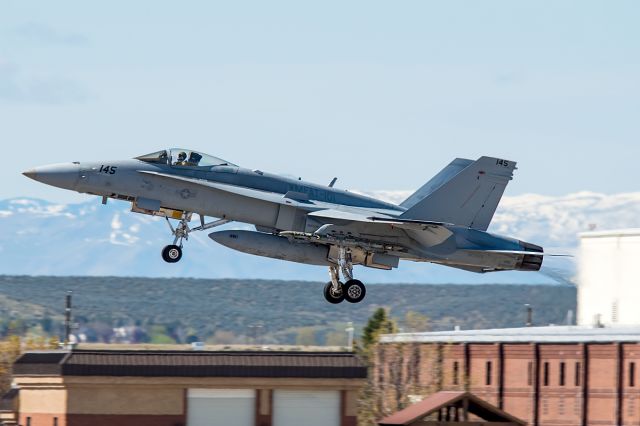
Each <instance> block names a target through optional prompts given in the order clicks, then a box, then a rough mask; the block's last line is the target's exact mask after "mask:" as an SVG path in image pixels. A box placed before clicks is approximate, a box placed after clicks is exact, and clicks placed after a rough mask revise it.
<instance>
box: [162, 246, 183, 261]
mask: <svg viewBox="0 0 640 426" xmlns="http://www.w3.org/2000/svg"><path fill="white" fill-rule="evenodd" d="M162 258H163V259H164V261H165V262H167V263H176V262H177V261H179V260H180V259H181V258H182V248H181V247H180V246H177V245H175V244H170V245H168V246H165V248H163V249H162Z"/></svg>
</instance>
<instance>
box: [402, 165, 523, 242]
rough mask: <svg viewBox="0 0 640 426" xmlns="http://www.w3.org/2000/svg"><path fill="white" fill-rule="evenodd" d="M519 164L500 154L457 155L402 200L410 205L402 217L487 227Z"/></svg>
mask: <svg viewBox="0 0 640 426" xmlns="http://www.w3.org/2000/svg"><path fill="white" fill-rule="evenodd" d="M461 167H462V168H461ZM456 168H457V169H458V171H457V173H454V172H455V169H456ZM515 168H516V163H515V162H514V161H507V160H503V159H500V158H493V157H481V158H479V159H478V160H476V161H473V162H470V160H464V159H456V160H454V161H453V162H451V163H450V164H449V165H448V166H447V167H445V168H444V169H443V170H442V171H441V172H440V173H438V174H437V175H436V176H435V177H434V178H433V179H431V180H430V181H429V182H427V184H425V185H424V186H423V187H422V188H420V189H419V190H418V191H417V192H416V193H415V194H413V195H412V196H411V197H409V198H408V199H407V200H406V201H405V202H403V203H402V206H403V207H408V208H409V209H408V210H407V211H406V212H404V213H403V214H402V215H401V216H400V217H401V218H404V219H414V220H430V221H436V222H446V223H453V224H456V225H461V226H467V227H469V228H474V229H480V230H483V231H485V230H486V229H487V228H488V227H489V224H490V223H491V219H492V218H493V214H494V213H495V211H496V208H497V207H498V203H499V202H500V199H501V198H502V194H503V193H504V190H505V188H506V187H507V183H509V181H510V180H511V179H512V177H513V171H514V170H515ZM452 173H453V176H451V174H452ZM432 182H433V185H431V183H432ZM423 190H424V191H423ZM421 191H423V192H422V193H421ZM409 204H411V205H409Z"/></svg>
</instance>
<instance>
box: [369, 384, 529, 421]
mask: <svg viewBox="0 0 640 426" xmlns="http://www.w3.org/2000/svg"><path fill="white" fill-rule="evenodd" d="M463 402H464V403H466V405H467V410H468V412H469V413H471V414H473V415H475V416H478V417H480V418H481V419H483V420H485V421H489V422H508V423H511V424H518V425H526V422H524V421H522V420H520V419H518V418H516V417H513V416H512V415H510V414H508V413H506V412H504V411H502V410H500V409H499V408H497V407H494V406H493V405H491V404H489V403H488V402H486V401H484V400H482V399H480V398H478V397H477V396H475V395H473V394H472V393H469V392H449V391H442V392H437V393H434V394H433V395H431V396H428V397H427V398H425V399H423V400H422V401H420V402H418V403H415V404H413V405H410V406H409V407H407V408H405V409H404V410H400V411H398V412H396V413H394V414H392V415H390V416H389V417H385V418H384V419H382V420H380V421H378V424H379V425H380V426H398V425H409V424H412V423H414V422H416V421H418V420H420V419H422V418H424V417H427V416H429V415H431V414H434V413H437V412H438V410H440V409H441V408H444V407H449V406H460V407H461V408H462V406H463Z"/></svg>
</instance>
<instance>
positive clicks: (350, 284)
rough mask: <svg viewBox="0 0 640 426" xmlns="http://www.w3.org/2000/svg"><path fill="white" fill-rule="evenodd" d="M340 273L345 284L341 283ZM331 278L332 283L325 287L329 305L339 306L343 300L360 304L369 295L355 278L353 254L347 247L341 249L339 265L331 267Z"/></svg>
mask: <svg viewBox="0 0 640 426" xmlns="http://www.w3.org/2000/svg"><path fill="white" fill-rule="evenodd" d="M340 272H342V276H343V277H344V279H345V280H346V282H345V283H342V282H341V281H340ZM329 276H330V277H331V281H329V282H328V283H327V284H326V285H325V286H324V298H325V299H326V300H327V302H329V303H333V304H337V303H340V302H342V301H343V300H346V301H347V302H349V303H358V302H361V301H362V299H364V297H365V295H366V294H367V289H366V288H365V286H364V284H362V282H361V281H359V280H356V279H354V278H353V263H352V261H351V252H350V251H349V250H348V249H347V248H345V247H340V249H339V256H338V264H337V265H331V266H329Z"/></svg>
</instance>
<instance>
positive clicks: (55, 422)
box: [53, 417, 58, 426]
mask: <svg viewBox="0 0 640 426" xmlns="http://www.w3.org/2000/svg"><path fill="white" fill-rule="evenodd" d="M53 426H58V418H57V417H54V418H53Z"/></svg>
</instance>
